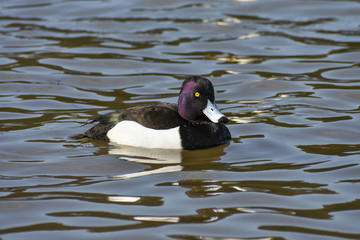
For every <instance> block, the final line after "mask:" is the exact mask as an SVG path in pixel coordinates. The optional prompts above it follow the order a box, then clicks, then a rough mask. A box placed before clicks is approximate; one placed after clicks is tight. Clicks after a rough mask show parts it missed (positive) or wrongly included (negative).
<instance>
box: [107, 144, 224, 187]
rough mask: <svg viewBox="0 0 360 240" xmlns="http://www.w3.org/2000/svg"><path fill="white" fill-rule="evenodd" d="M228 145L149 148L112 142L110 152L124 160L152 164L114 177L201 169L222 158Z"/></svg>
mask: <svg viewBox="0 0 360 240" xmlns="http://www.w3.org/2000/svg"><path fill="white" fill-rule="evenodd" d="M226 146H227V144H226V145H222V146H217V147H214V148H210V149H202V150H192V151H188V150H182V149H148V148H139V147H131V146H124V145H116V144H112V145H111V146H110V148H109V154H112V155H117V156H119V158H121V159H123V160H127V161H130V162H137V163H142V164H146V165H149V166H150V169H146V170H143V171H139V172H135V173H127V174H121V175H114V176H112V178H113V179H115V180H120V179H129V178H134V177H141V176H146V175H152V174H160V173H169V172H178V171H182V170H184V168H187V169H188V168H194V169H193V170H199V166H201V165H204V164H206V166H207V168H208V167H209V165H212V164H211V163H213V162H214V161H218V160H220V158H221V156H223V155H225V151H224V148H225V147H226ZM196 166H197V167H196ZM189 170H190V169H189Z"/></svg>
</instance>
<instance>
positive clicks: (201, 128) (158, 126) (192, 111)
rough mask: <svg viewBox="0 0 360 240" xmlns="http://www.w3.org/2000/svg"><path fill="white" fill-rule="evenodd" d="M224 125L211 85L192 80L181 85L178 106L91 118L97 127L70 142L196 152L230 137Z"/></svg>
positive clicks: (148, 107) (141, 108)
mask: <svg viewBox="0 0 360 240" xmlns="http://www.w3.org/2000/svg"><path fill="white" fill-rule="evenodd" d="M210 119H211V120H210ZM227 121H228V120H227V118H226V117H225V116H224V115H223V114H221V113H220V112H219V111H218V110H217V108H216V105H215V99H214V90H213V87H212V84H211V82H210V81H209V80H207V79H206V78H202V77H198V76H195V77H190V78H188V79H186V80H185V81H184V83H183V86H182V89H181V92H180V96H179V102H178V105H177V104H172V103H152V104H147V105H142V106H136V107H132V108H128V109H123V110H118V111H115V112H111V113H108V114H105V115H102V116H99V117H97V118H95V119H94V120H93V122H98V124H97V125H95V126H94V127H92V128H90V129H89V130H88V131H86V132H85V133H83V134H78V135H75V136H74V138H83V137H89V138H92V139H99V140H104V141H110V142H114V143H118V144H122V145H130V146H135V147H146V148H167V149H198V148H206V147H212V146H216V145H220V144H224V143H226V142H227V141H228V140H229V139H230V137H231V136H230V132H229V130H228V129H227V128H226V127H225V125H224V124H223V123H222V122H227Z"/></svg>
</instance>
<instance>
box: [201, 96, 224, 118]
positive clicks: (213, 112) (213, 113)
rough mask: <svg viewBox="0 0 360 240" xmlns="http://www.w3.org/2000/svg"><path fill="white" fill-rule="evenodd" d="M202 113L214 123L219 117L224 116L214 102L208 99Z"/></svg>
mask: <svg viewBox="0 0 360 240" xmlns="http://www.w3.org/2000/svg"><path fill="white" fill-rule="evenodd" d="M203 113H204V114H205V116H207V117H208V118H209V119H210V121H212V122H214V123H218V122H219V120H220V119H221V118H226V117H225V115H224V114H222V113H221V112H220V111H219V109H218V108H217V106H216V104H215V103H212V102H211V101H210V100H208V102H207V105H206V108H205V109H204V110H203Z"/></svg>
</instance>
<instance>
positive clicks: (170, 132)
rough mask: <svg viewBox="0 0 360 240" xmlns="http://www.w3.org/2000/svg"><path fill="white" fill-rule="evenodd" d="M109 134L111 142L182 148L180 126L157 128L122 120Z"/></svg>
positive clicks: (150, 146) (136, 145)
mask: <svg viewBox="0 0 360 240" xmlns="http://www.w3.org/2000/svg"><path fill="white" fill-rule="evenodd" d="M107 136H108V138H109V140H110V141H111V142H114V143H117V144H122V145H129V146H134V147H144V148H164V149H181V148H182V147H181V139H180V132H179V127H175V128H170V129H166V130H156V129H151V128H147V127H144V126H143V125H141V124H139V123H137V122H133V121H127V120H125V121H121V122H119V123H118V124H116V125H115V127H113V128H112V129H110V131H108V133H107Z"/></svg>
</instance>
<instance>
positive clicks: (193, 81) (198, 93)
mask: <svg viewBox="0 0 360 240" xmlns="http://www.w3.org/2000/svg"><path fill="white" fill-rule="evenodd" d="M178 112H179V115H180V116H181V117H182V118H184V119H186V120H188V121H196V120H200V121H211V122H214V123H219V122H222V123H226V122H228V121H229V119H228V118H227V117H226V116H225V115H224V114H222V113H221V112H220V111H219V109H218V108H217V106H216V104H215V94H214V87H213V85H212V83H211V82H210V81H209V80H208V79H206V78H203V77H200V76H193V77H189V78H187V79H185V81H184V82H183V84H182V87H181V91H180V95H179V100H178Z"/></svg>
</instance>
